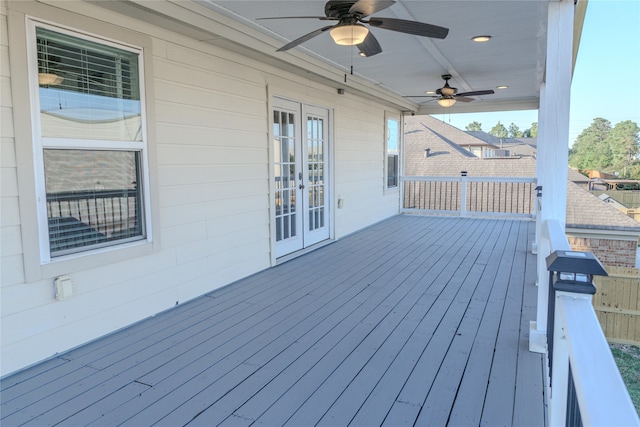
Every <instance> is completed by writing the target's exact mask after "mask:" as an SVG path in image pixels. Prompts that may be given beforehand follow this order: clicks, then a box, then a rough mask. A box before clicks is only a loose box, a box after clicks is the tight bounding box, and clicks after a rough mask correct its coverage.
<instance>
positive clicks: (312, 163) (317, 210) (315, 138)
mask: <svg viewBox="0 0 640 427" xmlns="http://www.w3.org/2000/svg"><path fill="white" fill-rule="evenodd" d="M325 143H326V141H324V119H322V118H318V117H312V116H308V117H307V154H308V155H307V162H308V168H307V180H308V190H309V201H308V203H309V215H308V216H309V224H308V225H307V229H308V230H309V231H313V230H317V229H318V228H322V227H323V226H324V214H325V210H324V177H323V166H324V153H323V148H324V145H325Z"/></svg>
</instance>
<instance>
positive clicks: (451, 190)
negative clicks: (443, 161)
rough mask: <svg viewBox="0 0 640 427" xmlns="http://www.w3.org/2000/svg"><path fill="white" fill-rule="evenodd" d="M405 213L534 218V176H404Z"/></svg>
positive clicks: (402, 179) (403, 203) (401, 179)
mask: <svg viewBox="0 0 640 427" xmlns="http://www.w3.org/2000/svg"><path fill="white" fill-rule="evenodd" d="M400 181H401V183H402V187H401V188H402V207H401V212H403V213H436V214H455V215H460V216H472V215H476V216H502V217H504V216H509V217H514V216H515V217H527V218H532V217H533V216H534V213H535V203H534V202H535V187H536V180H535V178H516V177H506V178H498V177H470V176H448V177H442V176H402V177H400Z"/></svg>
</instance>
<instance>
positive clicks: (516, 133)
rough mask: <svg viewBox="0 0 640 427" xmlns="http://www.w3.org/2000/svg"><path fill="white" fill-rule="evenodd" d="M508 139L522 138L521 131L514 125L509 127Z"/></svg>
mask: <svg viewBox="0 0 640 427" xmlns="http://www.w3.org/2000/svg"><path fill="white" fill-rule="evenodd" d="M509 138H522V131H521V130H520V128H519V127H518V125H517V124H515V123H511V124H510V125H509Z"/></svg>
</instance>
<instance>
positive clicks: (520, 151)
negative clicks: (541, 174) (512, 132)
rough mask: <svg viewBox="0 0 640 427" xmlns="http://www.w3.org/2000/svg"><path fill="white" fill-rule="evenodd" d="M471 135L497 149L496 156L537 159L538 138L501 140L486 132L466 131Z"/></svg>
mask: <svg viewBox="0 0 640 427" xmlns="http://www.w3.org/2000/svg"><path fill="white" fill-rule="evenodd" d="M465 132H466V133H468V134H469V135H472V136H475V137H476V138H478V139H481V140H483V141H485V142H486V143H487V144H491V145H493V146H495V147H497V150H496V153H495V155H496V156H500V157H509V156H511V157H517V156H519V157H535V156H536V142H537V141H536V138H499V137H497V136H493V135H491V134H490V133H487V132H485V131H465Z"/></svg>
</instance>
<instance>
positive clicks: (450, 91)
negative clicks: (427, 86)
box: [440, 86, 456, 96]
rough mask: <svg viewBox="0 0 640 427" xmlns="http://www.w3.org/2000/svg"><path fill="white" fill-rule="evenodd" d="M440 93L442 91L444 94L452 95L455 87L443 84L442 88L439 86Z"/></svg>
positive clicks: (454, 92)
mask: <svg viewBox="0 0 640 427" xmlns="http://www.w3.org/2000/svg"><path fill="white" fill-rule="evenodd" d="M440 93H442V94H443V95H444V96H453V95H455V94H456V89H455V88H453V87H449V86H445V87H443V88H440Z"/></svg>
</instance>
